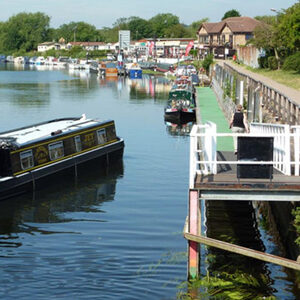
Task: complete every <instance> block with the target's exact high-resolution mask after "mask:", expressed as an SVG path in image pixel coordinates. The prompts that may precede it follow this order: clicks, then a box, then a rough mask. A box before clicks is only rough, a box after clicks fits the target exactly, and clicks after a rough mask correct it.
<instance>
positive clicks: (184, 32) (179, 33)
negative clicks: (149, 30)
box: [164, 24, 190, 38]
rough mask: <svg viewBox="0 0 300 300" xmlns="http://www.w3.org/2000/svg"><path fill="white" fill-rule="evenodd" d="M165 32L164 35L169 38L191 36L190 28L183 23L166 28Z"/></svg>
mask: <svg viewBox="0 0 300 300" xmlns="http://www.w3.org/2000/svg"><path fill="white" fill-rule="evenodd" d="M164 32H165V34H164V36H165V37H167V38H174V37H176V38H183V37H189V36H190V32H189V30H188V29H187V28H186V27H185V26H184V25H182V24H176V25H173V26H171V27H169V28H166V29H165V31H164Z"/></svg>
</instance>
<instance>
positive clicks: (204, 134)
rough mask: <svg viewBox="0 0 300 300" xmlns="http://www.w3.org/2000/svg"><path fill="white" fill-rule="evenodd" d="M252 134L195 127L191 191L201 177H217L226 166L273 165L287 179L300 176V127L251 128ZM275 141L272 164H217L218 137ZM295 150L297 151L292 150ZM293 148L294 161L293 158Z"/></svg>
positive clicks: (191, 147) (243, 162)
mask: <svg viewBox="0 0 300 300" xmlns="http://www.w3.org/2000/svg"><path fill="white" fill-rule="evenodd" d="M250 132H251V133H250V134H247V133H217V127H216V124H214V123H212V122H207V123H206V124H205V125H194V126H193V128H192V131H191V134H190V188H193V187H194V181H195V178H196V176H197V175H198V174H217V165H218V164H227V165H237V164H239V165H241V164H247V165H257V164H264V165H273V166H274V168H276V169H277V170H279V171H280V172H281V173H282V174H284V175H288V176H290V175H292V172H291V170H292V168H291V166H292V165H293V166H294V167H293V170H294V174H293V175H295V176H299V152H300V145H299V144H300V126H289V125H276V124H258V123H251V124H250ZM239 136H247V137H273V138H274V152H273V161H259V162H257V161H246V160H243V161H226V160H217V138H218V137H239ZM293 146H294V147H293ZM291 147H293V157H294V158H293V159H292V155H291Z"/></svg>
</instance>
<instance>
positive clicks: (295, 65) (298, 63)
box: [282, 51, 300, 73]
mask: <svg viewBox="0 0 300 300" xmlns="http://www.w3.org/2000/svg"><path fill="white" fill-rule="evenodd" d="M282 69H283V70H286V71H288V70H292V71H297V72H298V73H300V51H298V52H297V53H295V54H293V55H291V56H288V57H287V58H286V59H285V61H284V63H283V66H282Z"/></svg>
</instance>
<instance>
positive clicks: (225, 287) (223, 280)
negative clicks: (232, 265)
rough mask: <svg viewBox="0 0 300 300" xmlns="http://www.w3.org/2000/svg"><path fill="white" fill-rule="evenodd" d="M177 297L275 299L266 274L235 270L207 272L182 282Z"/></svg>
mask: <svg viewBox="0 0 300 300" xmlns="http://www.w3.org/2000/svg"><path fill="white" fill-rule="evenodd" d="M178 289H179V292H178V293H177V299H182V300H191V299H193V300H195V299H238V300H250V299H268V300H275V299H276V298H275V297H274V296H273V295H272V292H273V291H272V289H271V287H270V286H269V279H268V277H267V276H265V275H263V274H261V275H260V276H258V277H254V276H252V275H251V274H246V273H243V272H235V273H234V274H230V273H227V272H219V273H218V274H212V275H210V274H209V273H207V275H206V276H204V277H203V278H201V279H198V280H192V281H190V282H184V283H182V284H181V285H179V286H178Z"/></svg>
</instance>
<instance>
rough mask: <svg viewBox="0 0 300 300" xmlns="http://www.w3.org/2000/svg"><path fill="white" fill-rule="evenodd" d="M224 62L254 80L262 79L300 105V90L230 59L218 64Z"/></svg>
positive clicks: (219, 62) (221, 62) (220, 62)
mask: <svg viewBox="0 0 300 300" xmlns="http://www.w3.org/2000/svg"><path fill="white" fill-rule="evenodd" d="M224 63H226V64H227V65H229V66H230V67H232V68H233V69H235V70H236V71H238V72H240V73H243V74H245V75H247V76H249V77H252V78H253V79H254V80H256V81H260V82H262V83H264V84H265V85H268V86H269V87H272V88H273V89H275V90H277V91H278V92H280V93H282V94H283V95H285V96H286V97H288V98H289V99H290V100H291V101H292V102H294V103H295V104H298V105H300V91H298V90H296V89H293V88H290V87H288V86H286V85H283V84H281V83H278V82H277V81H274V80H272V79H270V78H268V77H265V76H263V75H260V74H257V73H254V72H251V71H249V70H247V69H246V68H243V67H241V66H239V65H237V64H236V63H234V62H232V61H229V60H226V61H225V62H224V61H218V64H220V65H223V64H224Z"/></svg>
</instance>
